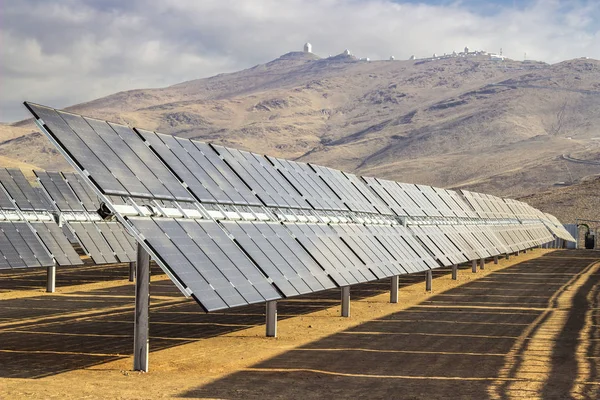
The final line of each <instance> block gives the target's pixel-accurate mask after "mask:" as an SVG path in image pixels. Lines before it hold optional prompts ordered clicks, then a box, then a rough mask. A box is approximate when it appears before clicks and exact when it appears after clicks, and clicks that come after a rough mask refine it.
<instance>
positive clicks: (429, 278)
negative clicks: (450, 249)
mask: <svg viewBox="0 0 600 400" xmlns="http://www.w3.org/2000/svg"><path fill="white" fill-rule="evenodd" d="M432 287H433V272H431V270H427V271H425V290H426V291H428V292H431V290H432Z"/></svg>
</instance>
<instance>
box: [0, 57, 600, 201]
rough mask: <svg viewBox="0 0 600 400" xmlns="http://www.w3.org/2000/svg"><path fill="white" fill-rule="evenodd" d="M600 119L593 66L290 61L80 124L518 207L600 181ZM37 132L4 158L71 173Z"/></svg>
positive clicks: (7, 147) (17, 133)
mask: <svg viewBox="0 0 600 400" xmlns="http://www.w3.org/2000/svg"><path fill="white" fill-rule="evenodd" d="M29 100H31V101H35V99H29ZM599 106H600V62H598V61H595V60H588V59H577V60H571V61H565V62H563V63H559V64H554V65H547V64H543V63H536V62H517V61H510V60H505V61H492V60H490V59H489V57H487V56H477V57H475V56H473V57H466V58H465V57H458V58H448V59H440V60H416V61H371V62H366V61H359V60H356V59H355V58H354V57H352V56H344V55H340V56H335V57H330V58H325V59H320V58H318V57H317V56H315V55H312V54H308V53H288V54H286V55H284V56H282V57H280V58H278V59H276V60H274V61H271V62H269V63H266V64H262V65H257V66H255V67H253V68H250V69H247V70H244V71H240V72H236V73H232V74H221V75H217V76H215V77H211V78H207V79H199V80H194V81H189V82H184V83H181V84H178V85H174V86H170V87H166V88H161V89H142V90H133V91H127V92H121V93H116V94H114V95H111V96H108V97H105V98H101V99H98V100H94V101H91V102H88V103H84V104H79V105H76V106H73V107H71V108H69V110H72V111H73V112H77V113H82V114H85V115H90V116H95V117H99V118H104V119H109V120H112V121H117V122H126V123H129V124H131V125H134V126H139V127H142V128H146V129H153V130H157V131H160V132H163V133H170V134H175V135H180V136H183V137H187V138H196V139H200V140H205V141H212V142H216V143H220V144H224V145H229V146H234V147H239V148H244V149H248V150H251V151H255V152H259V153H266V154H271V155H276V156H282V157H287V158H292V159H298V160H301V161H307V162H314V163H318V164H322V165H327V166H332V167H336V168H340V169H344V170H348V171H353V172H356V173H359V174H363V175H373V176H378V177H384V178H390V179H395V180H399V181H403V182H418V183H424V184H431V185H436V186H442V187H454V188H458V187H461V188H468V189H472V190H478V191H484V192H489V193H493V194H500V195H504V196H519V195H527V194H531V193H536V192H539V191H544V190H547V189H549V188H552V187H555V186H556V185H570V184H573V183H577V182H579V181H581V180H582V179H583V178H586V177H588V179H589V178H590V177H593V176H595V175H597V174H600V163H599V164H594V163H581V162H575V161H573V159H575V160H595V159H597V158H598V157H599V154H600V147H599V146H598V144H599V143H600V133H598V132H597V131H596V128H595V126H597V125H598V124H599V122H600V111H599V110H600V107H599ZM33 132H35V127H34V126H33V124H32V123H31V121H22V122H20V123H16V124H13V125H9V126H0V156H5V157H9V158H12V159H15V160H18V161H19V162H26V163H29V164H35V165H38V166H40V167H43V168H48V169H50V168H52V169H57V168H66V164H65V162H64V161H63V160H62V158H61V157H60V156H59V155H57V154H56V152H55V150H54V149H53V148H52V145H51V144H49V143H48V142H47V141H46V139H45V138H43V137H42V136H41V135H40V134H38V133H33ZM565 156H566V157H565ZM0 162H3V161H2V159H0Z"/></svg>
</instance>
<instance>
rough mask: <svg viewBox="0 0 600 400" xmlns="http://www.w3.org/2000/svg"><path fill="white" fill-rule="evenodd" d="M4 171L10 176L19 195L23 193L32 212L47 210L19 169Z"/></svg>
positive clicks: (45, 204)
mask: <svg viewBox="0 0 600 400" xmlns="http://www.w3.org/2000/svg"><path fill="white" fill-rule="evenodd" d="M6 171H7V172H8V174H9V175H10V176H11V178H12V179H13V181H14V183H15V184H16V185H17V187H18V188H19V190H20V191H21V193H23V195H24V196H25V198H26V199H27V201H28V203H29V205H31V208H32V209H33V210H37V211H41V210H48V207H47V203H46V202H44V201H43V199H42V197H41V196H40V194H39V193H38V191H37V190H35V189H34V188H33V186H31V184H30V183H29V181H28V180H27V178H25V175H23V172H22V171H21V170H20V169H15V168H7V169H6Z"/></svg>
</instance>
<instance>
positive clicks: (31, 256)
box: [0, 222, 54, 268]
mask: <svg viewBox="0 0 600 400" xmlns="http://www.w3.org/2000/svg"><path fill="white" fill-rule="evenodd" d="M0 229H1V230H2V237H0V242H1V248H0V252H1V253H2V255H3V256H4V257H5V259H6V261H7V262H8V265H9V266H10V268H24V267H48V266H52V265H54V260H53V259H52V257H51V256H50V254H49V253H48V251H47V250H46V248H44V246H43V245H42V243H41V242H40V241H39V239H38V238H37V236H36V235H35V233H34V232H33V231H32V230H31V228H30V227H29V225H27V223H25V222H0Z"/></svg>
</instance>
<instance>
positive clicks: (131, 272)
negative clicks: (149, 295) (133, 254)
mask: <svg viewBox="0 0 600 400" xmlns="http://www.w3.org/2000/svg"><path fill="white" fill-rule="evenodd" d="M134 280H135V263H134V262H130V263H129V282H133V281H134Z"/></svg>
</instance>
